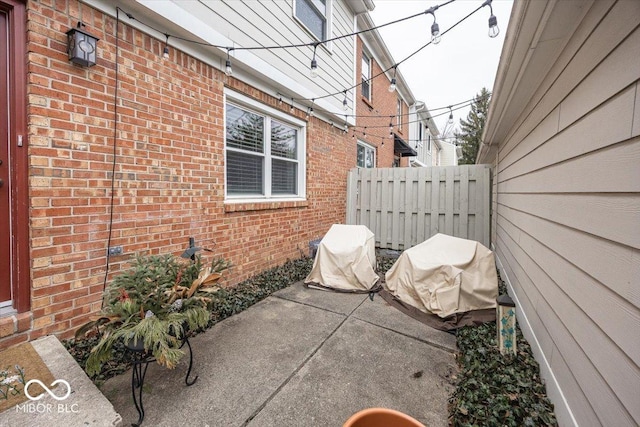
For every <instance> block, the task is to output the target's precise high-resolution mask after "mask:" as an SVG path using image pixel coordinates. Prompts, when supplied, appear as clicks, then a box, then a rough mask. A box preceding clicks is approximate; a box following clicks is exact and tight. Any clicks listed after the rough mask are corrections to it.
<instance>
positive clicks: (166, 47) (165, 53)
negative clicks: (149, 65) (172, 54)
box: [162, 34, 169, 59]
mask: <svg viewBox="0 0 640 427" xmlns="http://www.w3.org/2000/svg"><path fill="white" fill-rule="evenodd" d="M165 36H166V37H167V41H166V42H165V44H164V50H163V51H162V59H169V34H165Z"/></svg>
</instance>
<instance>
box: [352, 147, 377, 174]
mask: <svg viewBox="0 0 640 427" xmlns="http://www.w3.org/2000/svg"><path fill="white" fill-rule="evenodd" d="M357 145H359V146H362V147H364V149H365V155H364V158H365V159H366V158H367V154H366V151H367V150H371V151H373V166H372V167H371V168H367V167H366V166H360V165H359V164H358V152H357V151H356V166H357V167H359V168H361V169H372V168H375V167H376V160H377V157H378V152H377V150H376V147H374V146H373V145H371V144H367V143H366V142H364V141H361V140H358V144H357ZM356 149H357V146H356Z"/></svg>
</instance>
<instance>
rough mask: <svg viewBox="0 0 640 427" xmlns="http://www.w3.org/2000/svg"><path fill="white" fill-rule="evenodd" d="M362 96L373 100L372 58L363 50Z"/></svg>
mask: <svg viewBox="0 0 640 427" xmlns="http://www.w3.org/2000/svg"><path fill="white" fill-rule="evenodd" d="M361 74H362V79H361V83H362V84H361V85H360V86H362V96H363V97H364V98H365V99H367V100H369V101H371V58H370V57H369V56H368V55H367V54H366V53H364V52H362V73H361Z"/></svg>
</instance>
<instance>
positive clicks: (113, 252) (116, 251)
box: [109, 246, 122, 255]
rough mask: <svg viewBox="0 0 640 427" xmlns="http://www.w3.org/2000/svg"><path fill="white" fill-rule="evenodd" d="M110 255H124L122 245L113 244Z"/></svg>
mask: <svg viewBox="0 0 640 427" xmlns="http://www.w3.org/2000/svg"><path fill="white" fill-rule="evenodd" d="M109 255H122V246H111V247H110V248H109Z"/></svg>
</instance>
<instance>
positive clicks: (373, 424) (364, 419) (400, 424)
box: [343, 408, 426, 427]
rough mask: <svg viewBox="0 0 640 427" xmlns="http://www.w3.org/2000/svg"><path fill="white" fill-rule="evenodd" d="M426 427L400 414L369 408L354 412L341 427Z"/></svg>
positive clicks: (385, 409) (390, 410)
mask: <svg viewBox="0 0 640 427" xmlns="http://www.w3.org/2000/svg"><path fill="white" fill-rule="evenodd" d="M391 426H393V427H426V426H425V425H424V424H422V423H421V422H419V421H418V420H416V419H415V418H412V417H410V416H409V415H407V414H403V413H402V412H398V411H394V410H393V409H387V408H369V409H363V410H362V411H360V412H356V413H355V414H353V415H352V416H351V418H349V419H348V420H347V422H346V423H344V425H343V427H391Z"/></svg>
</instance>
